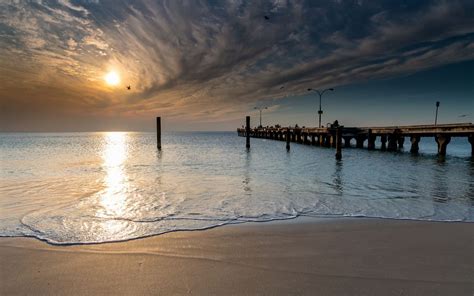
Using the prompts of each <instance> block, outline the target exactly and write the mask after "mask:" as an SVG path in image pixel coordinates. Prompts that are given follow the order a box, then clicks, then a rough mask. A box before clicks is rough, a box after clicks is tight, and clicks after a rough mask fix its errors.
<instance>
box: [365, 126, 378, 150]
mask: <svg viewBox="0 0 474 296" xmlns="http://www.w3.org/2000/svg"><path fill="white" fill-rule="evenodd" d="M376 139H377V136H375V135H373V134H372V130H371V129H369V135H368V136H367V149H368V150H375V140H376Z"/></svg>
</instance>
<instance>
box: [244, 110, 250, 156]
mask: <svg viewBox="0 0 474 296" xmlns="http://www.w3.org/2000/svg"><path fill="white" fill-rule="evenodd" d="M245 136H246V137H247V141H246V144H245V147H246V148H247V149H250V116H247V117H245Z"/></svg>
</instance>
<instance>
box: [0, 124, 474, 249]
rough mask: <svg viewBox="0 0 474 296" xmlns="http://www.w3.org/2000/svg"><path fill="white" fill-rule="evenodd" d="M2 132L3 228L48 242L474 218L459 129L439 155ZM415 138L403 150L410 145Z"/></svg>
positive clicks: (214, 137)
mask: <svg viewBox="0 0 474 296" xmlns="http://www.w3.org/2000/svg"><path fill="white" fill-rule="evenodd" d="M155 141H156V139H155V135H154V134H153V133H115V132H114V133H63V134H26V133H23V134H0V161H1V163H0V165H1V172H0V235H2V236H35V237H38V238H40V239H44V240H47V241H48V242H50V243H57V244H68V243H89V242H104V241H116V240H126V239H131V238H137V237H143V236H149V235H154V234H159V233H164V232H168V231H173V230H181V229H202V228H208V227H212V226H216V225H221V224H228V223H239V222H244V221H267V220H272V219H285V218H292V217H295V216H298V215H341V216H367V217H386V218H396V219H418V220H439V221H465V222H473V221H474V161H473V160H472V159H471V157H470V146H469V144H468V142H467V140H466V139H463V138H460V139H454V140H452V142H451V144H449V146H448V154H449V155H448V157H447V158H446V160H445V161H440V160H439V159H438V158H437V157H436V155H435V152H436V145H435V143H434V140H433V139H423V140H422V142H421V145H420V146H421V152H423V153H422V155H420V156H418V157H414V156H411V155H410V154H409V153H388V152H379V151H366V150H360V149H344V150H343V160H342V161H340V162H337V161H335V159H334V152H335V151H334V150H333V149H327V148H319V147H311V146H303V145H297V144H293V145H292V147H291V151H290V153H287V152H286V150H285V143H283V142H276V141H271V140H263V139H252V148H251V150H250V152H247V151H246V150H245V148H244V147H245V139H244V138H240V137H237V135H236V133H169V134H165V135H164V136H163V144H164V145H163V150H162V152H158V151H157V150H156V142H155ZM407 142H408V141H406V144H405V145H406V146H405V149H406V150H408V149H409V147H408V144H407Z"/></svg>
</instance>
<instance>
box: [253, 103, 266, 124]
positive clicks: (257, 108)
mask: <svg viewBox="0 0 474 296" xmlns="http://www.w3.org/2000/svg"><path fill="white" fill-rule="evenodd" d="M254 109H255V110H258V111H259V112H260V126H259V127H262V111H263V110H265V109H268V107H255V108H254Z"/></svg>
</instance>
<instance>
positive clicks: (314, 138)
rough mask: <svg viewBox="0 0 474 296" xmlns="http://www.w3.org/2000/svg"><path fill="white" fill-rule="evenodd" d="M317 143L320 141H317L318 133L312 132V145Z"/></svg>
mask: <svg viewBox="0 0 474 296" xmlns="http://www.w3.org/2000/svg"><path fill="white" fill-rule="evenodd" d="M317 143H318V142H317V140H316V135H315V134H312V135H311V145H313V146H316V144H317Z"/></svg>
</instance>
